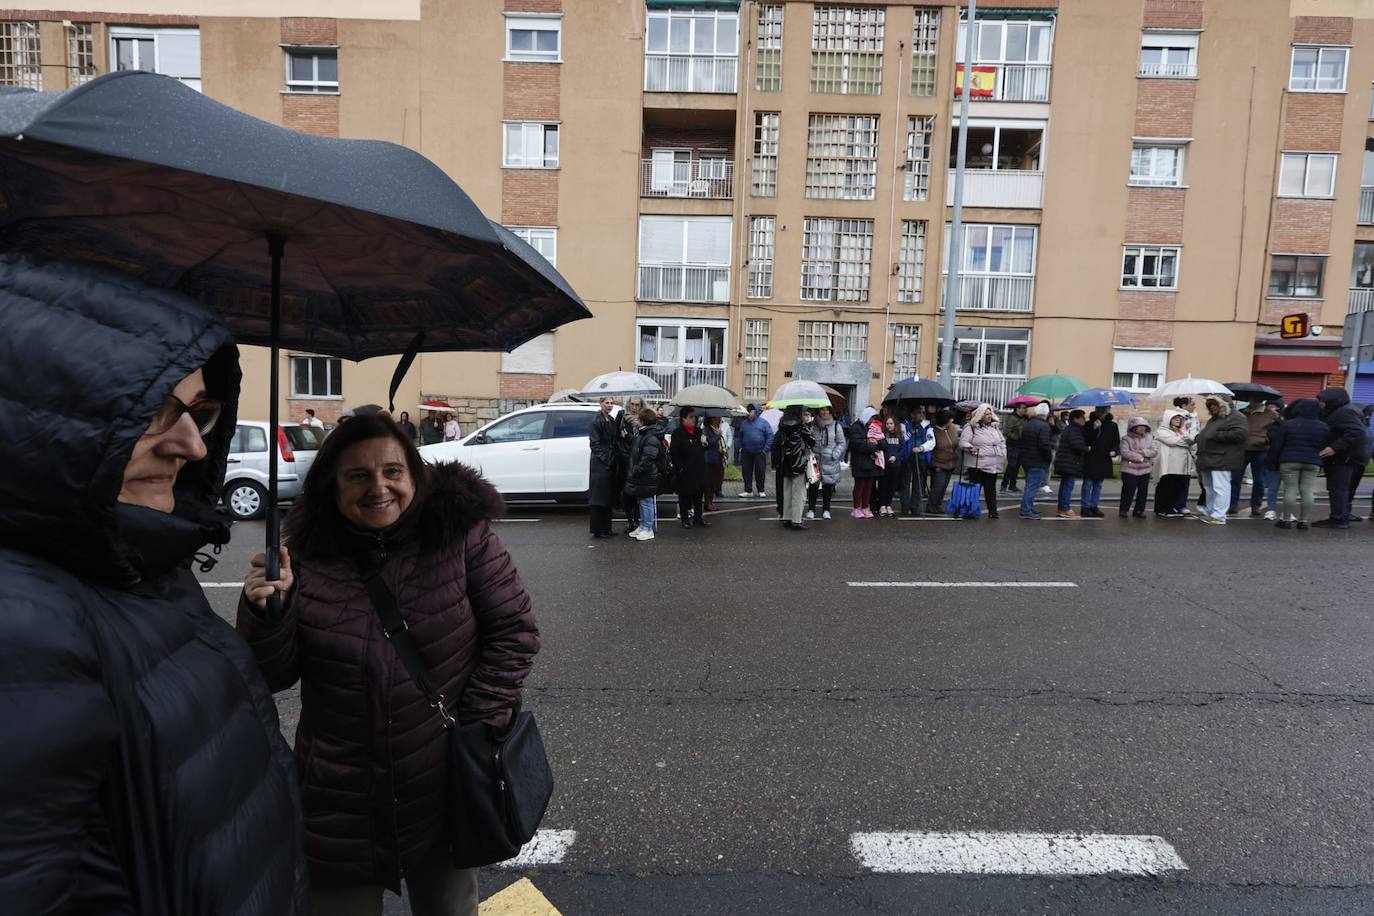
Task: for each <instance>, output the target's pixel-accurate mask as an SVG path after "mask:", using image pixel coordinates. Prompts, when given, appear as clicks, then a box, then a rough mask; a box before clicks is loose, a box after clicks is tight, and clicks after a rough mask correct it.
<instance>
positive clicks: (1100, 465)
mask: <svg viewBox="0 0 1374 916" xmlns="http://www.w3.org/2000/svg"><path fill="white" fill-rule="evenodd" d="M1083 432H1084V435H1085V436H1086V438H1087V441H1088V454H1087V455H1085V456H1084V458H1083V492H1082V493H1081V494H1080V496H1079V505H1080V506H1081V507H1082V510H1083V517H1084V518H1102V517H1103V515H1102V510H1101V509H1100V508H1098V506H1099V504H1100V503H1101V502H1102V482H1103V481H1104V480H1106V479H1107V478H1108V477H1111V476H1112V467H1113V461H1114V459H1115V458H1116V456H1117V455H1118V454H1119V453H1120V450H1121V430H1120V429H1119V428H1118V427H1117V425H1116V418H1115V417H1113V416H1112V411H1111V408H1110V407H1106V406H1102V407H1098V408H1095V409H1094V410H1093V412H1092V415H1091V416H1090V417H1089V418H1088V423H1087V424H1086V425H1085V426H1084V428H1083Z"/></svg>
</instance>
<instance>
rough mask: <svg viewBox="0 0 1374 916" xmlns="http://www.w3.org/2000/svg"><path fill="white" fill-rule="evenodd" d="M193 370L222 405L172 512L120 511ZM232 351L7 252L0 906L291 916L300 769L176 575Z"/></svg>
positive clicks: (2, 334) (159, 301) (219, 431)
mask: <svg viewBox="0 0 1374 916" xmlns="http://www.w3.org/2000/svg"><path fill="white" fill-rule="evenodd" d="M198 368H203V370H204V376H205V380H206V386H207V389H208V390H209V391H210V395H211V397H218V398H220V399H222V400H224V401H225V402H226V404H227V409H226V411H225V413H224V415H222V417H221V419H220V422H219V424H218V425H217V426H216V428H215V429H214V430H213V431H212V432H211V434H210V436H209V437H208V439H207V442H206V445H207V449H208V455H207V457H206V458H205V459H203V460H202V461H198V462H193V463H188V464H187V465H185V467H184V468H183V469H182V471H181V473H180V475H179V476H178V478H177V481H176V488H175V492H176V510H175V512H173V513H162V512H157V511H154V510H152V509H146V508H141V507H135V506H129V505H124V504H119V503H117V496H118V493H119V491H120V488H121V485H122V483H123V473H124V468H125V466H126V465H127V463H128V461H129V456H130V454H131V452H132V451H133V448H134V445H135V443H136V442H137V441H138V439H139V437H140V436H141V435H142V433H143V432H144V431H145V430H146V429H147V427H148V424H149V422H150V421H151V420H152V417H153V416H154V414H155V413H156V412H157V411H158V409H159V408H160V407H161V405H162V404H163V403H164V401H165V400H166V398H167V396H168V395H170V394H171V393H172V390H173V388H175V387H176V385H177V383H178V382H179V381H180V380H181V379H183V378H184V377H185V376H187V375H189V374H190V373H191V372H193V371H195V370H196V369H198ZM238 389H239V370H238V353H237V350H236V349H235V347H234V346H233V344H232V343H231V342H230V339H229V335H228V333H227V332H226V331H225V330H224V329H223V328H222V327H221V326H220V325H218V324H217V323H215V322H214V320H213V319H212V318H211V317H210V316H209V315H208V314H207V312H206V311H205V310H204V309H202V308H201V307H200V306H198V305H196V304H195V303H193V302H191V301H190V300H188V299H186V298H184V297H182V296H180V295H178V294H176V293H171V292H166V291H158V290H152V289H148V288H146V287H144V286H143V285H141V284H140V283H139V282H138V281H137V280H134V279H132V278H130V277H128V276H125V275H123V274H116V273H112V272H109V271H104V270H99V269H94V268H88V267H76V266H72V265H70V264H64V263H60V262H50V263H46V264H43V263H41V262H36V261H32V260H28V259H26V258H23V257H20V256H18V255H13V254H10V255H3V256H0V443H3V445H0V448H3V450H4V451H3V454H4V461H3V463H2V464H3V467H4V468H5V473H4V474H3V475H0V823H3V825H4V826H3V828H2V832H3V841H2V842H0V901H3V903H0V909H2V910H4V911H5V912H7V913H24V914H38V913H43V914H47V913H63V914H69V913H71V914H85V913H91V914H95V913H99V914H140V916H141V914H149V916H152V914H157V916H163V914H173V913H176V914H181V913H203V914H231V913H232V914H243V916H248V914H262V916H291V914H295V913H303V912H305V909H306V904H305V890H306V888H305V870H304V862H303V858H302V852H301V842H302V830H301V820H300V802H299V796H298V794H297V791H296V781H295V764H294V761H293V759H292V756H291V751H290V749H289V748H288V747H287V745H286V742H285V741H284V739H283V738H282V737H281V733H280V731H279V730H278V723H277V713H276V708H275V707H274V705H273V703H272V698H271V695H270V694H269V693H268V691H267V688H266V685H265V684H264V683H263V681H262V678H261V676H260V675H259V674H258V672H257V667H256V663H255V662H254V659H253V655H252V653H251V651H249V649H248V647H247V645H246V644H244V643H243V641H242V640H241V639H240V638H239V636H238V635H237V634H236V633H235V632H234V631H233V629H232V628H231V627H230V626H229V625H228V624H227V623H225V622H224V621H223V620H221V619H220V618H219V617H218V616H217V615H216V614H215V612H214V611H213V610H212V609H211V608H210V606H209V604H208V603H207V601H206V600H205V595H204V592H203V591H202V590H201V588H200V586H199V585H198V584H197V582H196V580H195V577H194V576H193V575H192V574H191V571H190V569H189V561H190V559H191V558H192V556H193V555H194V554H195V552H196V551H197V550H199V549H200V548H201V547H202V546H204V545H205V544H207V543H216V544H218V543H223V542H224V541H226V540H227V539H228V527H227V525H226V524H225V522H224V521H223V520H222V519H221V518H219V517H218V516H217V515H216V514H215V513H214V511H213V505H214V501H215V499H216V497H217V495H218V492H219V487H220V483H221V481H222V480H223V476H224V467H225V460H226V455H227V453H228V449H229V439H230V436H231V435H232V434H233V431H234V421H235V407H236V404H237V400H238Z"/></svg>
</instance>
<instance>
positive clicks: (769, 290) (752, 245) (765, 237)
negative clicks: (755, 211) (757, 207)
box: [749, 216, 773, 299]
mask: <svg viewBox="0 0 1374 916" xmlns="http://www.w3.org/2000/svg"><path fill="white" fill-rule="evenodd" d="M749 298H750V299H771V298H773V217H771V216H752V217H750V218H749Z"/></svg>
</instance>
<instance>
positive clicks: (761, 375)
mask: <svg viewBox="0 0 1374 916" xmlns="http://www.w3.org/2000/svg"><path fill="white" fill-rule="evenodd" d="M772 336H773V321H772V319H770V318H746V319H745V320H744V398H745V400H747V401H766V400H768V393H769V388H768V355H769V354H768V351H769V348H770V344H771V339H772Z"/></svg>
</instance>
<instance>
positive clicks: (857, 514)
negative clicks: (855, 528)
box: [849, 509, 864, 518]
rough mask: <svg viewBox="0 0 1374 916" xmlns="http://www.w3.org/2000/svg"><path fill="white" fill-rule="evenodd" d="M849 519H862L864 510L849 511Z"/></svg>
mask: <svg viewBox="0 0 1374 916" xmlns="http://www.w3.org/2000/svg"><path fill="white" fill-rule="evenodd" d="M849 517H850V518H863V517H864V510H862V509H851V510H850V511H849Z"/></svg>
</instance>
